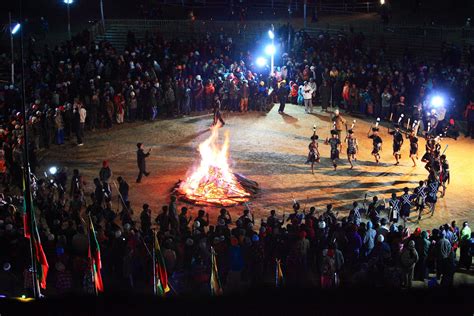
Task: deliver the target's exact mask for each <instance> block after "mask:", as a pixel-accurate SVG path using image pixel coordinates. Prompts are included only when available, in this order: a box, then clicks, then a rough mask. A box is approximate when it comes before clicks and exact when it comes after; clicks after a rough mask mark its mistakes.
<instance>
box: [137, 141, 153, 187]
mask: <svg viewBox="0 0 474 316" xmlns="http://www.w3.org/2000/svg"><path fill="white" fill-rule="evenodd" d="M137 148H138V150H137V165H138V177H137V183H140V182H141V181H142V176H143V175H145V177H148V176H149V175H150V173H149V172H147V171H146V161H145V159H146V157H148V156H150V152H151V148H150V149H149V150H148V152H147V153H145V151H144V150H143V144H142V143H138V144H137Z"/></svg>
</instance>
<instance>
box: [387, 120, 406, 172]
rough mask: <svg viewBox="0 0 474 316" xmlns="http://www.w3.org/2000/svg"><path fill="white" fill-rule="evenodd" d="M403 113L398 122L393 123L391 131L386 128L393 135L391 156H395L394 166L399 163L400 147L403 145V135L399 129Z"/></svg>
mask: <svg viewBox="0 0 474 316" xmlns="http://www.w3.org/2000/svg"><path fill="white" fill-rule="evenodd" d="M403 116H404V115H403V114H402V115H400V118H399V119H398V122H397V123H395V124H394V125H393V127H394V129H393V131H390V129H389V128H388V133H389V134H390V135H392V136H393V156H394V157H395V160H396V162H395V166H397V165H399V164H400V158H401V149H402V145H403V135H402V132H401V131H400V122H401V121H402V120H403Z"/></svg>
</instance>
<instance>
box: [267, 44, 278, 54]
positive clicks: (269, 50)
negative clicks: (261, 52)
mask: <svg viewBox="0 0 474 316" xmlns="http://www.w3.org/2000/svg"><path fill="white" fill-rule="evenodd" d="M275 52H276V47H275V45H273V44H269V45H267V47H265V54H267V55H275Z"/></svg>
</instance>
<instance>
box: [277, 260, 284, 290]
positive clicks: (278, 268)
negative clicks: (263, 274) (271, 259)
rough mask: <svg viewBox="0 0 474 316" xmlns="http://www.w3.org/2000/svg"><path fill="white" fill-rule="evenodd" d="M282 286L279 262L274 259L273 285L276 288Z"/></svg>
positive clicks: (281, 272)
mask: <svg viewBox="0 0 474 316" xmlns="http://www.w3.org/2000/svg"><path fill="white" fill-rule="evenodd" d="M282 284H283V270H282V269H281V260H280V259H276V269H275V285H276V286H277V287H279V286H281V285H282Z"/></svg>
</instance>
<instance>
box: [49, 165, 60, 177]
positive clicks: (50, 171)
mask: <svg viewBox="0 0 474 316" xmlns="http://www.w3.org/2000/svg"><path fill="white" fill-rule="evenodd" d="M56 172H58V168H56V167H55V166H52V167H50V168H49V173H50V174H52V175H55V174H56Z"/></svg>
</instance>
